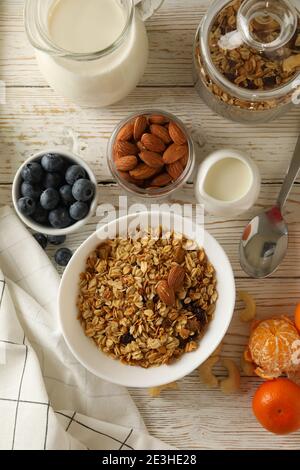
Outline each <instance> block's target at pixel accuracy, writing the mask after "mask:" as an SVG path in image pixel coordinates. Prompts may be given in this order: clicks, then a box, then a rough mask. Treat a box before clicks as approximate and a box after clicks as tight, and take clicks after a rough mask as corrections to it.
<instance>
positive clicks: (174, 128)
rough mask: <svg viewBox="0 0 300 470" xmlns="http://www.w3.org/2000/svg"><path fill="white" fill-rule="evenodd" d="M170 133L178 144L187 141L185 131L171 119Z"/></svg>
mask: <svg viewBox="0 0 300 470" xmlns="http://www.w3.org/2000/svg"><path fill="white" fill-rule="evenodd" d="M169 134H170V137H171V139H172V140H173V142H175V144H177V145H183V144H185V143H186V141H187V139H186V136H185V134H184V132H183V131H182V130H181V129H180V127H179V126H178V125H177V124H176V123H175V122H174V121H171V122H170V124H169Z"/></svg>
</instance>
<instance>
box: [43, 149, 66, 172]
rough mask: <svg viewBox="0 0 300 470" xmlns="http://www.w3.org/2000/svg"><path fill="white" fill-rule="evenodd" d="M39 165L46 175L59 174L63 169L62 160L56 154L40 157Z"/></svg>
mask: <svg viewBox="0 0 300 470" xmlns="http://www.w3.org/2000/svg"><path fill="white" fill-rule="evenodd" d="M41 165H42V167H43V168H44V170H45V171H47V172H48V173H56V172H58V173H60V172H61V171H63V169H64V159H63V157H61V156H60V155H57V154H56V153H46V155H44V156H43V157H42V160H41Z"/></svg>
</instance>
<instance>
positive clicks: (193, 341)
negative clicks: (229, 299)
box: [77, 233, 218, 368]
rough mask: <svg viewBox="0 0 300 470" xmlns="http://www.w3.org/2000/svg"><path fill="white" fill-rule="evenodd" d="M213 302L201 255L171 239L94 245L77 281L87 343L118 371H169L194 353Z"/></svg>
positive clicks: (213, 285) (212, 281)
mask: <svg viewBox="0 0 300 470" xmlns="http://www.w3.org/2000/svg"><path fill="white" fill-rule="evenodd" d="M217 298H218V293H217V279H216V273H215V269H214V267H213V265H212V264H211V263H210V262H209V260H208V258H207V256H206V253H205V251H204V249H202V248H199V247H197V246H196V245H195V244H194V243H193V242H191V241H190V240H187V239H186V238H184V237H178V236H176V235H175V234H174V233H171V234H169V236H168V237H161V236H159V237H156V238H155V237H153V236H150V234H148V235H147V236H145V237H143V238H141V239H139V240H136V239H132V238H115V239H113V240H108V241H106V242H104V243H102V244H100V245H99V246H98V247H97V248H96V249H95V250H94V251H93V252H92V253H91V254H90V256H89V257H88V259H87V262H86V269H85V271H84V272H82V273H81V275H80V286H79V295H78V300H77V308H78V317H79V320H80V322H81V325H82V328H83V330H84V332H85V334H86V336H88V337H90V338H91V339H92V340H93V341H94V342H95V344H96V345H97V347H98V348H99V349H100V350H101V351H103V352H104V353H106V354H107V355H109V356H111V357H112V358H114V359H118V360H120V361H121V362H122V363H124V364H128V365H134V366H141V367H143V368H150V367H154V366H160V365H163V364H170V363H172V362H174V361H175V360H176V359H178V358H179V357H180V356H182V355H183V354H184V353H188V352H191V351H194V350H196V349H197V347H198V344H199V340H200V339H201V337H202V336H203V335H204V334H205V331H206V329H207V326H208V324H209V322H210V320H211V319H212V317H213V314H214V311H215V306H216V302H217Z"/></svg>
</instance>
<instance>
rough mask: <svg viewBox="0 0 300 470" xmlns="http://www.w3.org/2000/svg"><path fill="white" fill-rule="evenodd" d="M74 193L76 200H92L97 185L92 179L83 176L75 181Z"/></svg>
mask: <svg viewBox="0 0 300 470" xmlns="http://www.w3.org/2000/svg"><path fill="white" fill-rule="evenodd" d="M72 194H73V196H74V198H75V199H76V201H81V202H86V201H90V200H91V199H92V198H93V197H94V194H95V186H94V185H93V183H92V182H91V181H90V180H87V179H83V178H82V179H80V180H77V181H76V182H75V183H74V185H73V189H72Z"/></svg>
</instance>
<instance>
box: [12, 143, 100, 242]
mask: <svg viewBox="0 0 300 470" xmlns="http://www.w3.org/2000/svg"><path fill="white" fill-rule="evenodd" d="M46 153H58V154H59V155H61V156H63V157H66V158H68V159H69V160H71V161H72V162H74V164H77V165H80V166H82V167H83V168H84V169H85V171H86V173H87V174H88V176H89V178H90V180H91V182H92V183H94V185H95V187H96V191H95V196H94V199H93V200H92V202H91V206H90V210H89V213H88V215H87V216H86V217H85V218H84V219H82V220H80V221H78V222H76V223H75V224H73V225H71V226H70V227H66V228H62V229H55V228H51V227H48V226H45V225H41V224H38V223H36V222H35V221H34V220H33V219H32V218H31V217H26V216H24V215H23V214H21V212H20V211H19V209H18V199H19V198H20V188H21V183H22V176H21V173H22V169H23V167H24V165H26V164H27V163H29V162H32V161H36V160H39V159H40V158H41V157H42V156H43V155H45V154H46ZM12 200H13V205H14V208H15V211H16V213H17V214H18V216H19V217H20V219H21V220H22V222H23V223H24V224H25V225H27V227H29V228H31V229H32V230H34V231H35V232H40V233H44V234H45V235H68V234H70V233H73V232H76V231H77V230H79V229H80V228H81V227H83V225H85V224H86V223H87V222H88V221H89V219H90V218H91V217H92V215H93V214H94V212H95V211H96V208H97V200H98V198H97V180H96V177H95V175H94V173H93V172H92V170H91V169H90V167H89V166H88V165H87V163H86V162H85V161H84V160H82V158H80V157H78V155H75V154H74V153H72V152H69V151H67V150H63V149H60V148H55V149H45V150H43V151H41V152H38V153H36V154H34V155H32V156H31V157H29V158H28V159H27V160H26V161H25V162H24V163H23V164H22V165H21V166H20V168H19V169H18V171H17V173H16V175H15V178H14V182H13V186H12Z"/></svg>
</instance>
